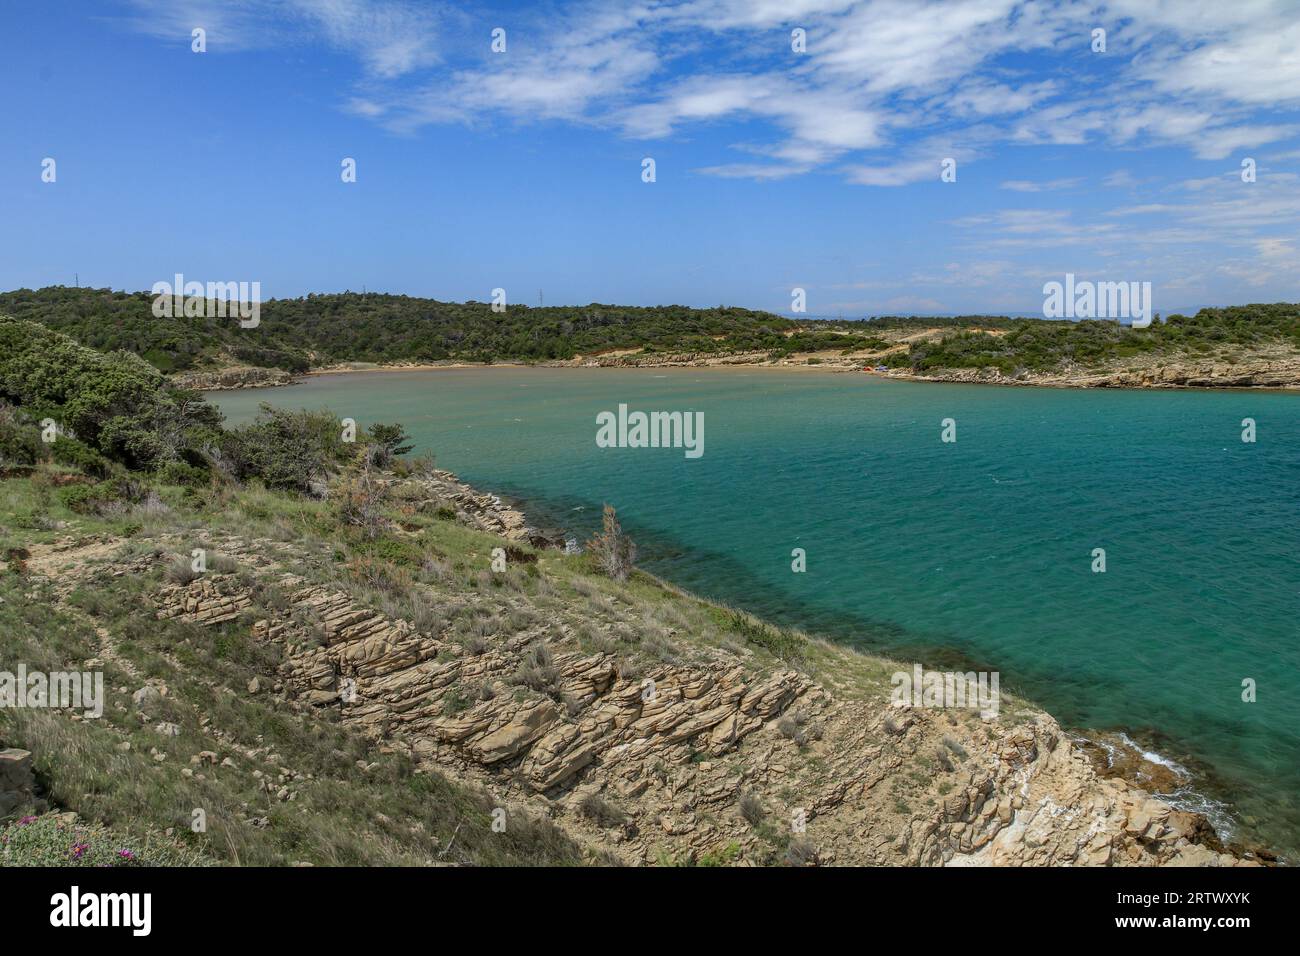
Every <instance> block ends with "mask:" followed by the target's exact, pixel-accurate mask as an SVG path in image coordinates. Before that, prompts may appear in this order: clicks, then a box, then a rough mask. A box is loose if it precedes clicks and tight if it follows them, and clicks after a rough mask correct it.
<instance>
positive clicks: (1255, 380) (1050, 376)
mask: <svg viewBox="0 0 1300 956" xmlns="http://www.w3.org/2000/svg"><path fill="white" fill-rule="evenodd" d="M765 355H766V353H761V352H753V353H751V352H742V353H734V354H727V355H720V354H715V353H708V352H685V353H678V354H663V355H639V354H637V355H621V354H620V355H605V356H588V357H582V356H580V357H579V358H577V359H574V360H573V361H567V362H562V361H553V362H537V363H530V364H528V365H525V364H523V363H516V362H499V363H494V364H493V365H482V364H470V363H464V362H447V363H414V362H399V363H392V364H383V365H367V366H365V367H360V368H351V367H329V368H320V369H312V370H311V371H310V372H307V373H305V374H304V375H293V374H291V373H289V372H286V371H284V370H282V369H261V368H247V367H237V368H227V369H220V370H214V371H210V372H191V373H184V374H182V375H178V376H175V377H174V378H173V381H174V382H175V383H176V384H177V385H180V386H182V387H185V388H192V389H196V390H198V391H226V390H232V389H241V388H276V387H280V386H284V385H294V384H297V383H299V382H301V381H303V380H304V379H305V378H306V377H310V376H316V375H344V374H360V373H384V372H412V371H436V370H439V369H450V368H521V367H535V368H645V369H653V368H732V369H782V370H787V371H788V370H795V369H800V370H806V371H822V372H856V373H864V372H865V373H868V374H872V375H878V376H880V377H882V378H891V379H901V380H905V381H912V382H948V383H955V384H963V385H1005V386H1021V387H1037V388H1119V389H1198V388H1241V389H1247V388H1258V389H1300V359H1292V358H1278V359H1266V360H1256V361H1245V362H1239V363H1232V364H1229V363H1224V362H1212V361H1206V362H1201V363H1175V364H1160V363H1158V362H1152V363H1150V364H1148V365H1147V366H1145V367H1136V368H1134V367H1127V368H1122V369H1121V368H1114V369H1086V368H1068V369H1065V370H1062V371H1058V372H1021V373H1019V374H1016V375H1006V374H1004V373H1003V372H1002V371H1000V370H999V369H996V368H956V369H954V368H944V369H935V370H932V371H930V372H926V373H917V372H911V371H906V370H901V369H888V370H884V371H879V372H877V371H875V370H874V369H873V368H871V367H870V365H869V364H868V366H867V367H865V368H864V366H863V359H861V358H856V359H851V358H846V357H844V356H841V355H838V354H837V355H833V356H812V358H814V359H815V361H812V362H810V361H809V358H810V357H809V356H791V357H789V358H786V359H780V360H776V361H771V360H767V359H766V358H765V357H764V356H765Z"/></svg>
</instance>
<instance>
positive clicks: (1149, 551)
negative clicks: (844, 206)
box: [209, 367, 1300, 856]
mask: <svg viewBox="0 0 1300 956" xmlns="http://www.w3.org/2000/svg"><path fill="white" fill-rule="evenodd" d="M209 397H210V398H211V399H212V400H214V401H215V402H216V403H217V404H219V405H220V406H221V407H222V409H223V410H225V412H226V413H227V415H228V416H229V418H230V420H231V421H235V422H237V421H241V420H245V419H247V418H249V417H251V416H252V415H253V414H254V413H255V412H256V409H257V405H258V403H259V402H262V401H270V402H273V403H274V404H277V405H283V406H288V407H310V408H321V407H325V408H329V409H331V410H333V411H334V412H335V413H337V414H338V415H339V416H341V417H351V418H355V419H356V420H357V421H358V422H359V423H361V424H363V425H364V424H367V423H370V422H375V421H381V422H394V421H396V422H401V423H402V424H403V425H405V426H406V428H407V431H408V432H409V433H410V434H411V435H413V436H414V437H415V439H416V440H417V444H418V446H419V448H420V450H431V451H433V452H435V453H436V455H437V459H438V464H439V465H440V466H441V467H445V468H448V469H450V470H452V471H455V472H457V473H458V474H460V475H461V476H462V477H463V478H465V479H466V480H467V481H470V482H471V483H474V484H476V485H479V486H480V487H482V488H484V489H491V490H493V491H496V492H500V493H505V494H510V495H514V496H517V497H519V498H521V499H523V500H524V501H525V502H526V504H527V507H528V510H529V513H530V518H532V519H533V520H534V521H535V522H537V523H544V524H551V525H557V526H561V527H564V528H566V529H568V530H569V531H570V532H572V533H573V534H574V535H575V536H577V537H579V538H585V537H586V536H587V534H589V533H590V531H591V530H593V529H594V528H595V527H596V525H598V524H599V520H600V507H601V504H602V502H610V503H612V504H614V505H616V506H617V508H618V512H619V516H620V518H621V519H622V521H623V524H624V527H625V528H626V529H627V530H629V531H630V532H631V533H632V534H633V536H634V537H635V538H636V539H637V540H638V542H639V544H640V549H641V554H642V559H641V562H640V563H641V564H642V565H643V566H645V567H647V568H648V569H650V570H652V571H654V572H655V573H657V574H660V575H662V576H664V577H666V578H668V579H670V580H672V581H674V582H676V583H678V584H680V585H682V586H684V587H687V588H689V589H692V590H694V591H696V592H698V593H700V594H703V595H706V596H709V597H713V598H717V599H722V600H726V601H729V602H731V603H734V604H737V605H739V606H742V607H745V608H746V609H748V610H751V611H753V612H755V613H757V614H760V615H763V616H766V617H769V618H771V619H775V620H778V621H781V622H783V623H789V624H796V625H799V626H801V627H803V628H805V629H807V630H811V631H818V632H824V633H829V634H833V635H835V636H838V637H839V638H841V639H844V640H850V641H853V642H856V643H859V644H861V645H862V646H864V647H867V648H875V649H880V650H883V651H888V652H892V653H895V654H899V655H910V656H913V657H919V658H920V659H922V660H925V661H928V662H933V663H943V662H944V661H945V660H946V659H947V655H949V654H951V653H956V654H960V655H961V656H962V657H963V658H964V659H966V660H968V661H971V662H973V663H974V664H978V665H980V667H981V668H982V669H986V670H997V671H1000V672H1001V675H1002V684H1003V687H1004V688H1007V689H1010V690H1014V691H1018V692H1020V693H1022V694H1025V695H1027V696H1028V697H1030V698H1032V699H1033V700H1035V701H1037V702H1039V703H1041V704H1042V705H1043V706H1044V707H1045V708H1047V709H1048V710H1049V711H1050V712H1051V713H1053V714H1054V715H1055V716H1056V717H1057V718H1058V719H1059V720H1061V722H1062V723H1064V724H1067V725H1074V726H1080V727H1091V728H1097V729H1116V730H1123V731H1125V732H1127V733H1128V734H1129V735H1130V736H1131V737H1132V738H1133V739H1134V740H1136V741H1138V742H1140V744H1141V745H1142V746H1143V747H1145V748H1148V749H1151V750H1154V751H1155V752H1157V753H1159V754H1162V755H1164V756H1166V757H1167V758H1168V759H1172V760H1175V761H1177V762H1178V763H1179V764H1181V765H1183V766H1186V767H1188V768H1190V769H1191V770H1192V771H1193V773H1194V774H1195V775H1196V785H1197V787H1198V789H1200V790H1201V791H1203V792H1206V793H1209V794H1211V795H1213V796H1216V797H1220V798H1226V799H1228V801H1229V803H1230V805H1231V807H1232V809H1233V811H1234V814H1235V816H1236V818H1237V835H1238V836H1240V837H1242V838H1244V839H1260V840H1263V841H1265V842H1267V843H1269V844H1271V845H1273V846H1274V847H1276V848H1281V849H1282V850H1283V851H1285V852H1286V853H1287V854H1288V856H1294V855H1295V854H1296V852H1297V849H1300V806H1298V804H1300V800H1297V793H1300V556H1298V555H1297V544H1298V543H1300V539H1298V537H1297V529H1300V395H1294V394H1279V393H1268V392H1246V391H1233V392H1226V391H1217V392H1210V391H1178V392H1168V391H1159V392H1157V391H1104V390H1099V391H1087V390H1052V389H1028V388H995V387H985V386H963V385H937V384H922V383H911V382H899V381H888V380H883V379H879V378H876V377H874V376H868V375H861V374H851V373H846V374H830V373H822V372H812V371H808V372H798V371H779V370H765V369H754V370H736V369H526V368H509V367H501V368H475V369H445V370H438V371H431V372H395V373H357V374H349V375H330V376H319V377H315V378H312V379H311V380H309V381H308V382H306V383H304V384H302V385H297V386H293V387H291V388H287V389H273V390H253V391H239V392H218V393H213V394H212V395H210V396H209ZM619 403H627V404H628V405H629V406H630V408H631V409H633V410H637V409H639V410H643V411H657V410H667V411H701V412H703V413H704V425H705V427H704V454H703V456H702V457H700V458H698V459H695V460H691V459H688V458H686V457H685V455H684V454H683V451H682V450H681V449H669V448H598V447H597V446H596V442H595V436H596V415H597V413H598V412H600V411H604V410H609V411H614V410H616V409H617V406H618V404H619ZM1248 417H1249V418H1253V419H1254V420H1255V421H1256V423H1257V428H1258V440H1257V441H1256V442H1255V443H1253V444H1250V443H1244V442H1243V441H1242V440H1241V433H1242V426H1241V422H1242V419H1244V418H1248ZM945 418H952V419H955V421H956V432H957V441H956V442H954V443H943V442H941V441H940V432H941V425H940V422H941V420H942V419H945ZM793 548H803V549H805V550H806V552H807V572H806V573H803V574H796V573H793V572H792V571H791V560H792V559H791V549H793ZM1096 548H1103V549H1105V554H1106V571H1105V573H1094V572H1093V571H1092V565H1093V550H1094V549H1096ZM1246 678H1250V679H1253V680H1254V681H1255V682H1256V685H1257V688H1258V690H1257V693H1258V700H1257V701H1256V702H1254V703H1245V702H1243V701H1242V681H1243V679H1246Z"/></svg>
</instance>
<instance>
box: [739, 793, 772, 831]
mask: <svg viewBox="0 0 1300 956" xmlns="http://www.w3.org/2000/svg"><path fill="white" fill-rule="evenodd" d="M740 815H741V816H742V817H744V818H745V822H746V823H748V824H749V825H750V826H751V827H756V826H758V825H759V824H760V823H762V822H763V817H765V816H766V815H767V811H766V810H764V809H763V801H762V800H760V799H759V798H758V795H757V794H755V793H751V792H750V791H748V790H747V791H745V792H744V793H742V794H741V795H740Z"/></svg>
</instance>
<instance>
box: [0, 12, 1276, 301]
mask: <svg viewBox="0 0 1300 956" xmlns="http://www.w3.org/2000/svg"><path fill="white" fill-rule="evenodd" d="M2 16H3V19H4V23H3V30H0V79H2V81H3V84H4V89H5V90H6V95H5V97H4V104H5V105H4V124H3V125H4V131H5V135H4V137H3V139H2V140H0V209H3V211H4V219H5V222H6V228H5V230H4V239H3V243H2V244H0V252H2V253H3V255H0V288H4V289H10V288H17V287H23V286H26V287H39V286H44V285H50V284H69V285H70V284H72V283H73V281H74V274H79V276H80V281H81V283H82V284H83V285H94V286H110V287H113V288H119V289H120V288H126V289H148V288H150V287H151V286H152V285H153V283H154V282H157V281H159V280H163V279H170V278H171V276H173V275H174V274H175V273H177V272H181V273H184V275H185V276H186V278H187V279H198V280H201V281H207V280H217V281H228V280H244V281H254V280H255V281H259V282H261V285H262V293H263V297H264V298H269V297H272V296H296V295H301V294H305V293H307V292H328V291H339V290H343V289H354V290H360V289H361V288H363V287H365V288H368V289H370V290H372V291H376V290H379V291H389V292H399V293H407V294H411V295H426V296H433V297H436V298H441V299H456V300H463V299H480V300H487V299H489V298H490V296H491V290H492V289H494V288H496V287H502V288H505V289H506V290H507V296H508V299H509V301H512V302H525V303H528V304H534V303H536V301H537V298H538V290H539V289H540V290H542V292H543V294H544V296H545V301H546V303H547V304H583V303H587V302H592V301H598V302H617V303H625V304H640V305H649V304H656V303H683V304H687V305H696V306H707V305H717V304H720V303H725V304H730V305H743V306H749V307H752V308H762V309H771V310H773V311H780V312H788V311H789V308H790V303H791V289H793V288H794V287H801V288H804V289H806V290H807V300H808V311H809V312H810V313H813V314H831V315H833V314H837V313H841V312H842V313H843V314H845V315H846V316H859V315H871V314H884V313H911V312H1025V313H1034V312H1038V311H1039V310H1040V309H1041V306H1042V301H1043V295H1042V286H1043V284H1044V282H1047V281H1050V280H1053V279H1057V280H1059V279H1061V277H1062V276H1063V275H1064V273H1066V272H1073V273H1075V274H1076V275H1078V276H1079V277H1080V278H1091V279H1095V280H1104V281H1119V280H1133V281H1150V282H1151V283H1152V286H1153V290H1154V291H1153V297H1154V303H1155V309H1156V310H1157V311H1162V312H1165V313H1168V312H1171V311H1186V310H1191V309H1195V308H1196V307H1199V306H1201V305H1220V304H1230V303H1240V302H1252V301H1278V300H1287V301H1295V300H1300V290H1297V283H1298V282H1300V279H1298V277H1300V3H1297V2H1262V0H1233V2H1232V3H1227V2H1222V0H1214V2H1207V3H1200V2H1196V0H1179V2H1161V0H1117V2H1102V3H1097V2H1092V3H1074V2H1043V3H1025V2H1017V0H952V2H945V3H925V2H921V0H907V2H902V0H748V2H739V0H675V2H672V3H648V2H643V3H625V4H624V3H612V2H607V3H599V4H588V3H550V4H527V5H512V4H481V5H470V4H461V5H455V6H453V5H449V4H448V5H445V4H438V3H415V2H399V0H223V2H211V0H97V2H52V3H48V4H40V5H37V4H10V5H7V7H6V9H5V11H4V13H3V15H2ZM195 27H202V28H203V29H204V30H205V31H206V42H207V51H206V52H205V53H195V52H192V50H191V42H192V41H191V31H192V30H193V29H194V28H195ZM498 27H500V28H502V29H504V30H505V31H506V33H505V37H506V50H505V52H504V53H494V52H493V51H492V49H491V43H492V31H493V29H495V28H498ZM795 28H800V29H803V30H805V31H806V52H802V53H799V52H795V51H793V50H792V49H791V31H792V30H794V29H795ZM1095 28H1102V29H1105V30H1106V50H1105V52H1104V53H1101V52H1094V51H1093V49H1092V45H1093V39H1092V31H1093V30H1094V29H1095ZM47 157H49V158H53V159H54V160H55V161H56V163H57V166H56V173H57V179H56V181H55V182H53V183H46V182H42V181H41V171H42V165H41V164H42V160H43V159H45V158H47ZM344 157H352V158H355V159H356V162H357V182H355V183H344V182H342V181H341V178H340V163H341V161H342V159H343V158H344ZM646 157H651V158H653V159H654V160H655V164H656V181H655V182H653V183H645V182H642V177H641V172H642V160H643V159H644V158H646ZM949 157H951V158H954V159H955V160H956V161H957V179H956V182H951V183H945V182H941V181H940V169H941V163H942V161H943V160H944V159H945V158H949ZM1247 157H1249V158H1251V159H1253V160H1254V161H1255V163H1256V166H1257V178H1256V181H1255V182H1253V183H1246V182H1243V181H1242V177H1241V162H1242V160H1243V159H1245V158H1247Z"/></svg>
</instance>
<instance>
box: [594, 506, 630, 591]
mask: <svg viewBox="0 0 1300 956" xmlns="http://www.w3.org/2000/svg"><path fill="white" fill-rule="evenodd" d="M601 525H602V531H601V533H600V534H598V535H595V536H594V537H593V538H592V539H591V540H590V541H588V542H587V550H588V551H589V552H590V553H591V555H592V557H593V558H594V559H595V561H596V565H597V567H599V568H600V570H601V571H602V572H603V573H604V574H606V575H608V576H609V577H611V578H613V579H614V580H615V581H625V580H627V576H628V574H630V573H631V571H632V565H633V563H634V562H635V561H636V545H635V544H633V543H632V539H631V538H629V537H628V536H627V535H625V534H624V533H623V528H622V526H621V525H619V523H618V514H617V513H616V512H615V511H614V506H613V505H605V510H604V513H603V515H602V518H601Z"/></svg>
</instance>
